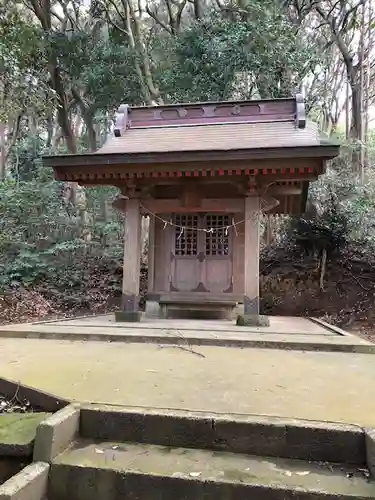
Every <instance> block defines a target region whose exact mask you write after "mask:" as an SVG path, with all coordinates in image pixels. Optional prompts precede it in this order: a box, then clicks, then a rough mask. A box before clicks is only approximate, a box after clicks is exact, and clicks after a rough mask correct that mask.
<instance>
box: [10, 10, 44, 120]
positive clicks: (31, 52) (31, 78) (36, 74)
mask: <svg viewBox="0 0 375 500" xmlns="http://www.w3.org/2000/svg"><path fill="white" fill-rule="evenodd" d="M45 56H46V53H45V44H44V37H43V34H42V32H41V30H39V29H38V27H37V26H35V25H34V24H32V23H30V22H28V21H27V20H26V19H24V18H23V17H22V16H21V14H20V12H19V11H18V10H17V8H16V4H15V3H14V2H10V1H6V2H5V5H4V6H3V7H2V8H1V9H0V74H1V89H0V90H1V105H0V121H4V122H7V121H8V120H10V119H11V118H13V117H14V116H16V115H17V114H19V113H22V112H23V113H24V112H26V111H31V110H35V109H39V110H40V109H43V108H44V107H45V103H46V96H48V95H49V97H51V95H50V91H49V88H48V85H47V81H46V74H45V72H44V71H43V69H44V65H45V63H46V59H45Z"/></svg>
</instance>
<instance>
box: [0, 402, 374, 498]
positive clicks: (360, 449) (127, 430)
mask: <svg viewBox="0 0 375 500" xmlns="http://www.w3.org/2000/svg"><path fill="white" fill-rule="evenodd" d="M372 474H375V433H374V431H372V430H364V429H361V428H358V427H356V426H348V425H339V424H337V425H336V424H327V423H319V422H305V421H298V420H286V419H279V418H266V417H257V416H254V417H253V416H246V415H219V414H211V413H201V412H187V411H172V410H155V409H144V408H142V409H141V408H140V409H137V408H119V407H107V406H94V405H84V406H81V407H80V406H74V405H70V406H68V407H66V408H64V409H63V410H60V411H59V412H57V413H55V414H54V415H53V416H51V417H50V418H48V419H47V420H46V421H44V422H43V423H42V424H40V426H39V428H38V430H37V436H36V440H35V446H34V463H33V464H32V465H30V466H28V467H26V469H24V470H23V471H21V472H20V473H19V474H17V475H16V476H14V477H13V478H12V479H10V480H9V481H8V482H6V483H5V484H4V485H2V486H0V500H5V499H7V500H11V499H12V500H46V499H48V500H120V499H121V500H125V499H126V500H245V499H246V500H266V499H267V500H268V499H269V500H289V499H293V500H296V499H297V500H320V499H321V500H354V499H356V500H365V499H366V500H368V499H375V481H374V480H373V479H372Z"/></svg>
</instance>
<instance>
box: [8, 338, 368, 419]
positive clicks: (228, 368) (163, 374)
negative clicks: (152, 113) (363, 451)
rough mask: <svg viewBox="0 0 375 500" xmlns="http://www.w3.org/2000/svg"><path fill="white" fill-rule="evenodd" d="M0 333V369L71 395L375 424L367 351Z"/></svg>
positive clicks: (78, 398) (22, 380) (15, 377)
mask: <svg viewBox="0 0 375 500" xmlns="http://www.w3.org/2000/svg"><path fill="white" fill-rule="evenodd" d="M183 347H184V349H181V348H180V347H178V346H174V345H154V344H122V343H113V344H112V343H104V342H68V341H55V340H48V341H42V340H31V339H30V340H25V339H0V367H1V368H0V376H4V377H6V378H8V379H11V380H16V381H20V383H21V384H22V383H23V384H26V385H29V386H32V387H36V388H39V389H41V390H44V391H46V392H49V393H52V394H57V395H59V396H61V397H64V398H66V399H70V400H76V401H86V402H96V403H108V404H119V405H124V406H148V407H154V408H177V409H186V410H202V411H213V412H217V413H242V414H253V415H268V416H279V417H287V418H300V419H307V420H320V421H329V422H341V423H348V424H357V425H360V426H366V427H375V357H374V356H373V355H371V354H358V353H350V354H349V353H348V354H346V353H337V352H333V353H330V352H303V351H286V350H276V349H273V350H271V349H236V348H231V349H228V348H225V347H203V346H189V345H188V344H185V345H183Z"/></svg>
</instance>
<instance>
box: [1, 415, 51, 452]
mask: <svg viewBox="0 0 375 500" xmlns="http://www.w3.org/2000/svg"><path fill="white" fill-rule="evenodd" d="M49 415H50V414H49V413H5V414H1V415H0V455H3V456H4V455H5V456H29V455H32V449H33V442H34V439H35V435H36V430H37V427H38V425H39V424H40V423H41V422H42V421H43V420H45V419H46V418H47V417H48V416H49Z"/></svg>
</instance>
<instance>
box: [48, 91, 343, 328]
mask: <svg viewBox="0 0 375 500" xmlns="http://www.w3.org/2000/svg"><path fill="white" fill-rule="evenodd" d="M338 152H339V146H338V145H337V144H333V143H330V142H327V141H326V140H325V141H322V140H321V139H320V137H319V133H318V130H317V127H316V125H315V124H313V123H307V122H306V117H305V108H304V102H303V98H302V97H301V96H300V95H298V96H297V97H296V98H293V99H275V100H263V101H238V102H232V101H231V102H208V103H193V104H177V105H166V106H155V107H128V106H126V105H123V106H121V107H120V109H119V113H118V116H117V121H116V126H115V130H114V137H112V138H110V139H109V140H108V141H107V143H106V144H105V145H104V146H103V147H102V148H101V149H99V150H98V151H97V152H95V153H92V154H77V155H66V156H53V157H46V158H45V159H44V163H45V165H46V166H52V167H53V169H54V172H55V177H56V179H58V180H61V181H75V182H78V183H79V184H81V185H84V186H85V185H87V186H91V185H94V184H111V185H113V186H117V187H118V188H119V190H120V192H121V195H120V197H119V200H117V207H118V208H120V209H121V210H123V211H124V213H125V237H124V268H123V269H124V272H123V300H122V311H121V313H119V314H118V315H117V319H119V320H124V321H135V320H138V319H139V318H140V313H139V304H138V302H139V271H140V254H141V217H142V216H149V217H150V225H149V245H148V252H149V254H148V266H149V271H148V295H147V306H146V314H148V315H158V314H159V313H160V312H162V313H163V314H164V313H165V310H166V309H170V310H172V309H190V310H195V309H201V308H203V309H204V308H211V309H212V308H213V309H214V310H217V311H223V310H224V311H225V312H226V313H227V312H228V311H229V310H231V309H234V308H235V307H236V306H238V305H240V306H242V307H243V309H244V314H245V317H249V318H254V320H255V322H256V319H257V318H258V316H259V228H260V221H261V215H262V212H268V213H273V214H277V213H279V214H280V213H283V214H299V213H301V212H303V211H304V209H305V204H306V198H307V192H308V188H309V183H310V182H311V181H314V180H315V179H317V178H318V176H319V175H320V174H322V173H324V171H325V165H326V162H327V160H330V159H332V158H334V157H335V156H337V154H338Z"/></svg>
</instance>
